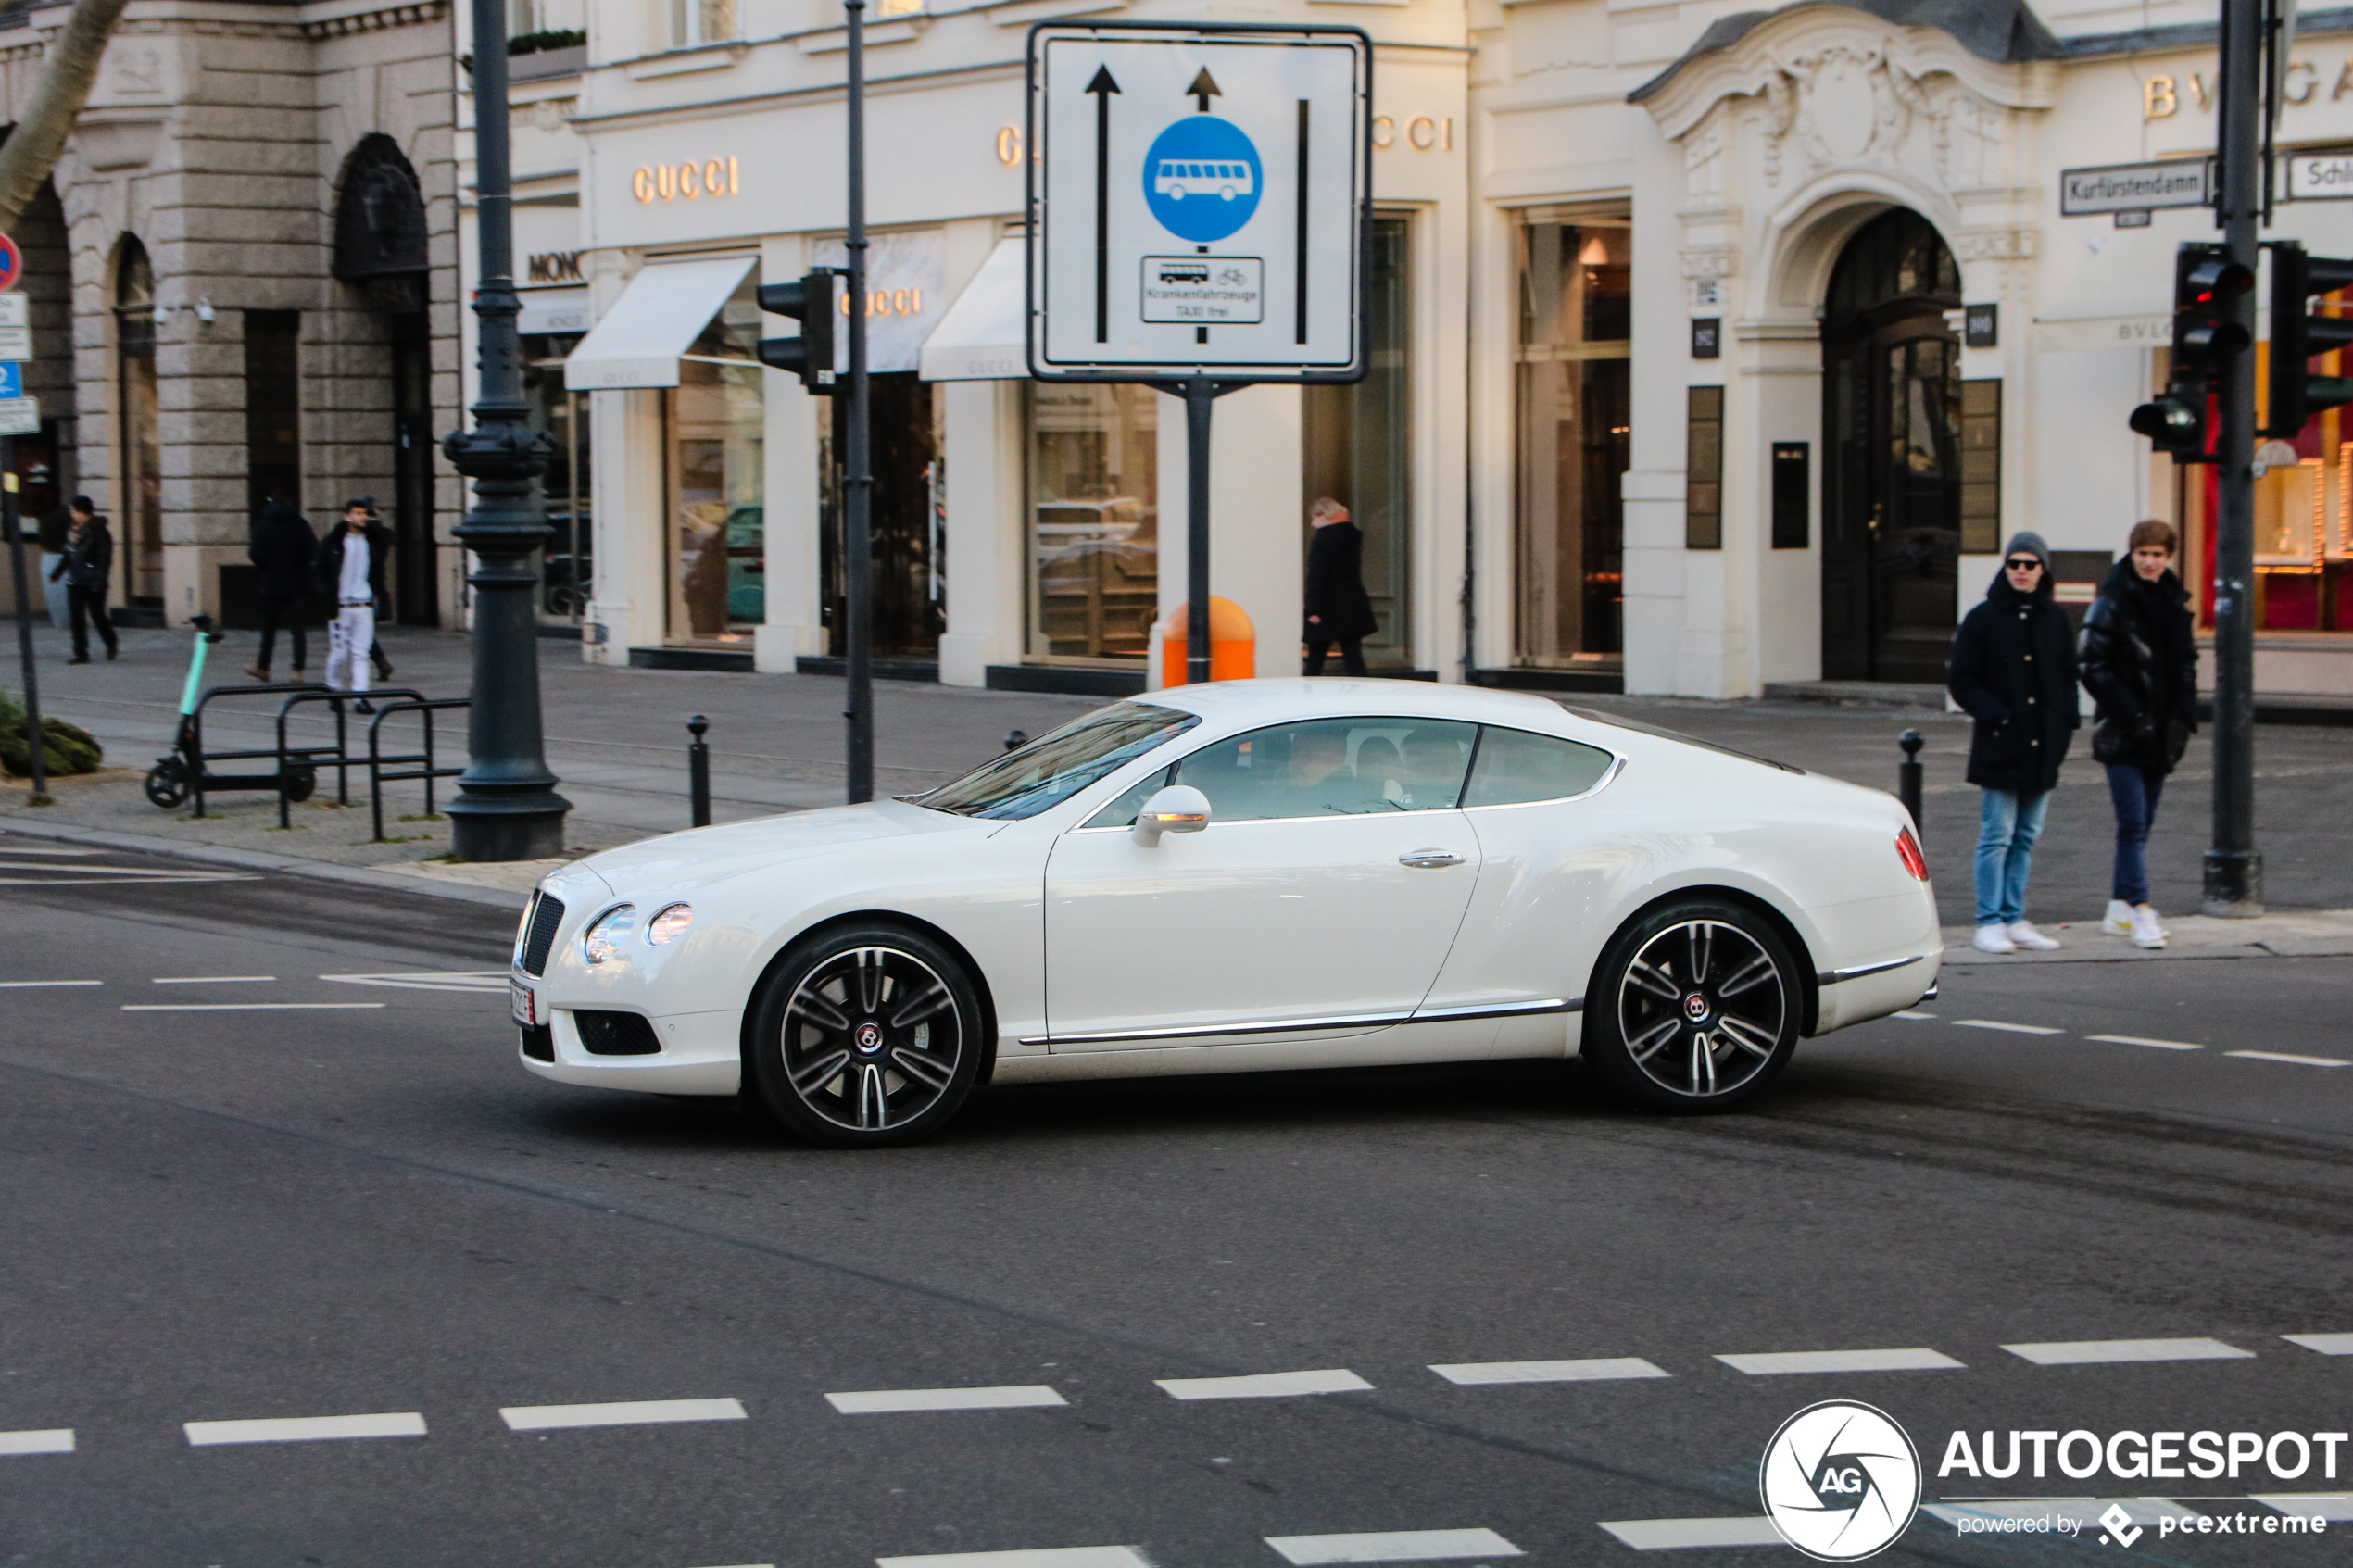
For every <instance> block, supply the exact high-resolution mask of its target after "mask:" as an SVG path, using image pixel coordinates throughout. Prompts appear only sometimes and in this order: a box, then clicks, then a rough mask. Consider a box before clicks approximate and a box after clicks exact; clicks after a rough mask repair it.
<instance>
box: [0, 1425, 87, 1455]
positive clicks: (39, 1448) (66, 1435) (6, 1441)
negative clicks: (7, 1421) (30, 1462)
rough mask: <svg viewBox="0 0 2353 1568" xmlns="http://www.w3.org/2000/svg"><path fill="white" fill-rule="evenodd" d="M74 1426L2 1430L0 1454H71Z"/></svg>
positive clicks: (0, 1434)
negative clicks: (25, 1430)
mask: <svg viewBox="0 0 2353 1568" xmlns="http://www.w3.org/2000/svg"><path fill="white" fill-rule="evenodd" d="M71 1452H73V1428H72V1427H70V1426H53V1427H51V1428H49V1429H48V1430H47V1431H44V1432H0V1454H7V1455H16V1454H69V1453H71Z"/></svg>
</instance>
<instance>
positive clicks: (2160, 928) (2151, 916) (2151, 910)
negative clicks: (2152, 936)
mask: <svg viewBox="0 0 2353 1568" xmlns="http://www.w3.org/2000/svg"><path fill="white" fill-rule="evenodd" d="M2133 913H2134V914H2136V915H2146V916H2148V921H2149V923H2150V924H2151V925H2153V926H2156V927H2157V934H2158V935H2159V936H2171V935H2173V934H2172V933H2171V932H2170V931H2168V930H2166V929H2165V922H2163V921H2161V920H2159V919H2158V915H2157V906H2156V905H2154V904H2135V905H2134V906H2133Z"/></svg>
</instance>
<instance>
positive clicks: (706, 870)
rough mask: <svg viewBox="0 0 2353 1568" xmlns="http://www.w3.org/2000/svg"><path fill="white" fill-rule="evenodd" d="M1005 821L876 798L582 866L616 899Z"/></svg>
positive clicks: (686, 837)
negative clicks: (858, 847)
mask: <svg viewBox="0 0 2353 1568" xmlns="http://www.w3.org/2000/svg"><path fill="white" fill-rule="evenodd" d="M1002 825H1003V824H1002V823H1000V822H982V821H976V820H975V819H974V818H971V817H959V816H956V815H955V814H953V813H952V812H947V811H929V810H925V809H924V808H922V807H920V806H909V805H906V804H905V803H903V802H900V801H897V800H876V801H871V802H869V803H867V804H865V805H862V806H828V807H824V808H823V809H819V810H815V811H793V812H788V813H786V814H785V815H783V816H776V817H759V818H755V819H753V820H752V821H750V822H729V823H727V824H726V825H724V827H711V828H690V829H688V830H687V831H686V832H685V833H673V834H663V835H662V836H661V837H660V838H648V839H646V840H643V841H642V842H640V843H636V844H630V845H624V846H623V847H621V848H619V849H607V850H605V851H603V852H602V853H601V854H596V855H591V856H588V857H587V858H586V859H584V860H582V861H581V862H580V864H581V865H582V866H583V867H585V869H587V870H589V871H591V872H595V873H596V874H597V875H598V876H600V877H602V878H603V879H604V880H605V882H606V883H608V884H610V886H611V888H612V890H613V893H614V895H615V896H616V897H624V898H625V897H631V896H633V895H634V894H635V893H636V892H638V891H639V890H641V889H643V888H646V887H648V886H660V887H661V888H663V889H665V890H666V891H670V892H676V893H686V892H688V891H690V890H692V889H695V888H698V887H712V886H716V885H718V884H721V883H724V882H727V881H730V880H732V879H733V878H736V877H738V876H741V875H743V874H744V873H746V872H758V871H764V870H766V869H768V868H769V867H772V866H775V865H780V864H782V863H784V862H785V861H787V860H805V859H811V858H812V857H814V856H818V855H823V854H825V853H826V852H828V851H834V850H839V849H841V848H843V847H846V846H849V845H853V844H866V843H871V842H873V841H875V840H876V839H883V838H905V837H908V836H910V835H912V834H924V833H974V832H986V831H988V830H991V829H994V828H998V827H1001V826H1002Z"/></svg>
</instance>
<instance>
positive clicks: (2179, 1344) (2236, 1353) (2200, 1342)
mask: <svg viewBox="0 0 2353 1568" xmlns="http://www.w3.org/2000/svg"><path fill="white" fill-rule="evenodd" d="M2002 1348H2003V1349H2005V1350H2007V1351H2008V1352H2009V1353H2010V1354H2011V1355H2013V1356H2017V1357H2020V1359H2022V1360H2025V1361H2032V1362H2033V1363H2034V1364H2035V1365H2036V1366H2085V1365H2089V1364H2091V1363H2093V1362H2097V1361H2253V1360H2254V1359H2255V1352H2254V1351H2252V1350H2242V1349H2240V1348H2238V1347H2237V1346H2235V1345H2225V1344H2223V1343H2222V1342H2221V1340H2220V1339H2055V1340H2049V1341H2045V1342H2043V1343H2040V1344H2033V1345H2005V1346H2003V1347H2002Z"/></svg>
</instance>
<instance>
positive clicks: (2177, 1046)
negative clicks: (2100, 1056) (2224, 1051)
mask: <svg viewBox="0 0 2353 1568" xmlns="http://www.w3.org/2000/svg"><path fill="white" fill-rule="evenodd" d="M2084 1038H2085V1039H2087V1040H2097V1041H2099V1042H2100V1043H2101V1044H2103V1045H2109V1046H2154V1047H2157V1048H2158V1050H2161V1051H2202V1050H2204V1049H2205V1048H2206V1047H2204V1046H2194V1045H2192V1044H2190V1043H2189V1042H2188V1041H2187V1040H2150V1039H2145V1038H2144V1037H2142V1036H2141V1035H2085V1036H2084Z"/></svg>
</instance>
